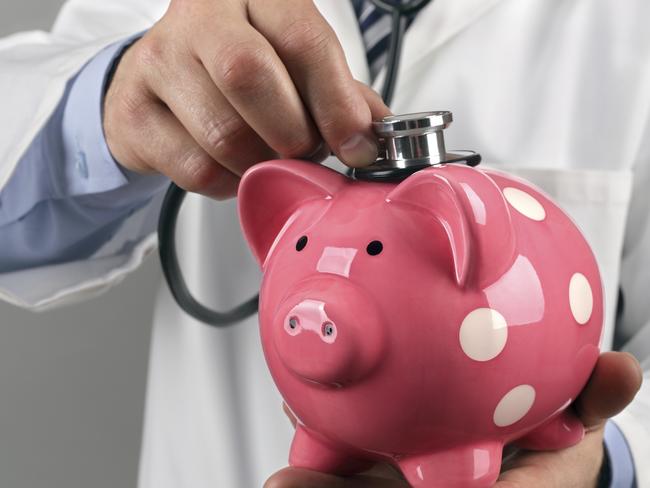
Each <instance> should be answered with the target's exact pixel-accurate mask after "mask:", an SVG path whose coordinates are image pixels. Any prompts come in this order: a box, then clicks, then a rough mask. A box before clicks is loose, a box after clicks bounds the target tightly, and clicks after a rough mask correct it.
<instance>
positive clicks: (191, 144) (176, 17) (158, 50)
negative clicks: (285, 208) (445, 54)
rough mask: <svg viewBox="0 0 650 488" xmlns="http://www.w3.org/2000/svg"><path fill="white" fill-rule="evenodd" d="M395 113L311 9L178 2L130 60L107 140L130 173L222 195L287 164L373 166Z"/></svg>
mask: <svg viewBox="0 0 650 488" xmlns="http://www.w3.org/2000/svg"><path fill="white" fill-rule="evenodd" d="M387 113H388V109H387V108H386V107H385V106H384V104H383V103H382V102H381V99H380V97H379V96H378V95H377V94H376V93H375V92H373V91H372V90H371V89H370V88H368V87H367V86H365V85H363V84H361V83H359V82H357V81H355V80H354V79H353V78H352V75H351V73H350V70H349V68H348V66H347V64H346V61H345V57H344V54H343V51H342V48H341V46H340V44H339V42H338V39H337V38H336V35H335V34H334V31H333V30H332V28H331V27H330V26H329V24H328V23H327V22H326V21H325V19H324V18H323V17H322V16H321V15H320V13H319V12H318V10H317V9H316V7H315V6H314V4H313V2H312V1H311V0H301V1H295V0H172V1H171V4H170V6H169V9H168V10H167V12H166V13H165V15H164V16H163V17H162V19H161V20H160V21H159V22H158V23H157V24H156V25H154V26H153V27H152V28H151V29H150V30H149V31H148V32H147V33H146V34H145V35H144V37H142V38H141V39H140V40H138V41H137V42H135V43H134V44H133V45H132V46H131V47H130V48H129V49H128V50H127V51H126V53H124V55H123V56H122V58H121V60H120V62H119V64H118V66H117V69H116V71H115V74H114V76H113V79H112V81H111V84H110V86H109V89H108V91H107V93H106V97H105V107H104V132H105V134H106V140H107V143H108V147H109V149H110V151H111V153H112V154H113V156H114V157H115V158H116V159H117V160H118V161H119V162H120V164H122V165H123V166H124V167H126V168H128V169H130V170H133V171H137V172H151V171H157V172H160V173H163V174H165V175H167V176H169V177H170V178H171V179H172V180H174V181H175V182H176V183H177V184H178V185H179V186H181V187H182V188H185V189H186V190H189V191H195V192H199V193H203V194H206V195H210V196H213V197H217V198H223V197H227V196H231V195H234V194H235V192H236V189H237V183H238V179H239V176H241V174H242V173H243V172H244V171H245V170H246V169H247V168H248V167H249V166H251V165H253V164H254V163H256V162H260V161H263V160H268V159H273V158H276V157H278V156H282V157H311V159H323V158H324V157H325V156H326V155H327V154H329V148H331V149H332V150H334V152H335V153H336V155H337V156H338V157H339V158H340V159H341V160H342V161H344V162H345V163H347V164H348V165H350V166H361V165H364V164H366V163H369V162H371V161H373V160H374V159H375V157H376V155H377V146H376V142H375V140H374V138H373V137H372V132H371V125H370V123H371V120H372V119H373V117H374V118H379V117H381V116H383V115H385V114H387Z"/></svg>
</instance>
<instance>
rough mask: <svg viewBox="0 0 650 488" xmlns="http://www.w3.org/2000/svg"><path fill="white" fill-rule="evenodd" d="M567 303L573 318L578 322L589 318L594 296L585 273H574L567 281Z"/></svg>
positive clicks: (585, 321) (583, 321)
mask: <svg viewBox="0 0 650 488" xmlns="http://www.w3.org/2000/svg"><path fill="white" fill-rule="evenodd" d="M569 305H570V306H571V313H572V314H573V318H574V319H576V322H578V323H579V324H586V323H587V322H589V319H590V318H591V312H592V310H593V308H594V297H593V295H592V293H591V286H589V282H588V281H587V278H585V275H583V274H582V273H575V274H574V275H573V276H572V277H571V281H570V282H569Z"/></svg>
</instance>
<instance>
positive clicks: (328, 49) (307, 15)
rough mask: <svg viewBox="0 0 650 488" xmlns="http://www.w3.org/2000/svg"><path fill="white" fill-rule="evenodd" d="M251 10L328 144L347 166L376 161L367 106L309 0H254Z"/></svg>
mask: <svg viewBox="0 0 650 488" xmlns="http://www.w3.org/2000/svg"><path fill="white" fill-rule="evenodd" d="M249 13H250V20H251V23H252V25H253V26H254V27H255V28H256V29H257V30H258V31H259V32H260V33H261V34H262V35H264V37H266V38H267V39H268V40H269V42H270V43H271V45H272V46H273V47H274V49H275V51H276V52H277V53H278V55H279V57H280V58H281V59H282V61H283V62H284V64H285V65H286V68H287V70H288V72H289V74H290V76H291V78H292V79H293V82H294V84H295V86H296V87H297V89H298V92H299V93H300V96H301V97H302V100H303V101H304V103H305V105H306V106H307V108H308V109H309V111H310V113H311V115H312V118H313V120H314V122H315V123H316V125H317V127H318V130H319V131H320V133H321V135H322V136H323V138H324V139H325V141H326V143H327V144H328V145H329V147H330V148H332V150H333V151H334V152H335V153H336V154H337V156H338V157H339V158H340V159H341V160H342V161H343V162H345V163H346V164H348V165H351V166H362V165H366V164H368V163H370V162H372V161H374V160H375V158H376V156H377V144H376V141H375V138H374V137H373V134H372V131H371V120H372V119H371V117H372V116H371V111H370V108H369V106H368V103H367V102H366V100H365V99H364V96H363V94H362V93H361V91H360V90H359V86H358V85H357V83H356V82H355V80H354V79H353V78H352V75H351V73H350V70H349V68H348V66H347V63H346V60H345V55H344V54H343V49H342V48H341V45H340V44H339V41H338V39H337V37H336V35H335V33H334V31H333V30H332V28H331V27H330V25H329V24H328V23H327V22H326V21H325V19H324V18H323V17H322V16H321V14H320V13H319V12H318V10H317V8H316V7H315V6H314V4H313V2H311V1H307V0H303V1H300V2H296V1H295V0H278V1H275V2H268V1H265V0H253V1H251V2H250V8H249Z"/></svg>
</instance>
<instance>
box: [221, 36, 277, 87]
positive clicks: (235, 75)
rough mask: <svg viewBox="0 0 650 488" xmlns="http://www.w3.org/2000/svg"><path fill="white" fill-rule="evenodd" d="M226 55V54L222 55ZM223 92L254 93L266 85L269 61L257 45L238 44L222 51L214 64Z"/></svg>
mask: <svg viewBox="0 0 650 488" xmlns="http://www.w3.org/2000/svg"><path fill="white" fill-rule="evenodd" d="M224 53H226V54H224ZM214 65H215V66H216V70H217V77H218V79H219V80H220V82H221V83H220V84H221V85H222V87H223V89H224V90H225V91H229V92H241V93H243V94H250V93H254V92H256V91H257V90H259V89H261V88H262V87H264V86H265V85H266V84H267V81H268V74H267V73H268V72H269V71H270V70H271V69H272V68H271V59H270V57H269V55H268V53H267V52H266V51H265V49H264V48H263V47H261V46H258V45H252V44H238V45H235V46H233V47H232V48H229V49H224V50H223V51H222V52H221V53H219V54H218V55H217V59H216V60H215V62H214Z"/></svg>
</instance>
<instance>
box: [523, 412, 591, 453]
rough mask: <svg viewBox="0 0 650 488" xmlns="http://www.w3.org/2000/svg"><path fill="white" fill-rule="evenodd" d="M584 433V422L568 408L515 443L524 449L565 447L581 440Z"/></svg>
mask: <svg viewBox="0 0 650 488" xmlns="http://www.w3.org/2000/svg"><path fill="white" fill-rule="evenodd" d="M584 435H585V428H584V426H583V425H582V422H580V419H578V417H576V415H575V414H574V413H573V411H571V410H570V409H567V410H564V411H563V412H562V413H560V414H559V415H557V416H556V417H553V418H552V419H551V420H549V421H548V422H546V423H545V424H542V425H540V426H539V427H537V428H536V429H535V430H533V431H532V432H530V433H529V434H527V435H525V436H524V437H522V438H521V439H517V440H516V441H515V444H516V445H517V446H519V447H521V448H523V449H535V450H547V449H548V450H556V449H564V448H566V447H570V446H573V445H575V444H577V443H578V442H580V441H581V440H582V438H583V437H584Z"/></svg>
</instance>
